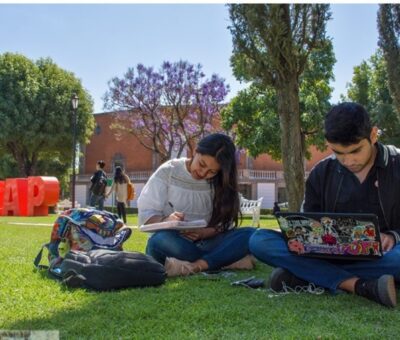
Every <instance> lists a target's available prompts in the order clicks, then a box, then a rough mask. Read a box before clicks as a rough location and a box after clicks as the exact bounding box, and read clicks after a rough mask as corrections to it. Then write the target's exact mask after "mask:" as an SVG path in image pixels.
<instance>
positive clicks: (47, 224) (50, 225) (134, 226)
mask: <svg viewBox="0 0 400 340" xmlns="http://www.w3.org/2000/svg"><path fill="white" fill-rule="evenodd" d="M1 223H4V224H13V225H32V226H45V227H52V226H53V223H32V222H1ZM127 227H128V228H131V229H138V226H137V225H127Z"/></svg>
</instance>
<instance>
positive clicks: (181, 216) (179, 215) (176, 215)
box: [168, 201, 185, 221]
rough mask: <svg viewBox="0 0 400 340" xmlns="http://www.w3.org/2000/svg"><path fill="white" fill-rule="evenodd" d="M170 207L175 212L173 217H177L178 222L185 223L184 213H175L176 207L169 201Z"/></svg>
mask: <svg viewBox="0 0 400 340" xmlns="http://www.w3.org/2000/svg"><path fill="white" fill-rule="evenodd" d="M168 205H169V206H170V207H171V208H172V210H174V212H173V213H172V215H175V217H177V218H178V220H180V221H183V220H184V217H185V214H184V213H182V212H178V211H175V208H174V205H173V204H172V203H171V202H170V201H168Z"/></svg>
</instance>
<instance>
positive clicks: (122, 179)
mask: <svg viewBox="0 0 400 340" xmlns="http://www.w3.org/2000/svg"><path fill="white" fill-rule="evenodd" d="M114 181H115V182H116V183H119V184H122V183H127V180H126V175H125V173H124V171H123V170H122V168H121V167H120V166H116V167H115V174H114Z"/></svg>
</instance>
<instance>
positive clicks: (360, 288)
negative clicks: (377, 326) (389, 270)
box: [354, 275, 397, 307]
mask: <svg viewBox="0 0 400 340" xmlns="http://www.w3.org/2000/svg"><path fill="white" fill-rule="evenodd" d="M354 290H355V293H356V294H357V295H360V296H363V297H365V298H367V299H369V300H372V301H375V302H378V303H380V304H381V305H384V306H386V307H396V303H397V298H396V287H395V283H394V277H393V276H392V275H382V276H381V277H380V278H379V279H373V280H365V279H358V281H357V282H356V285H355V289H354Z"/></svg>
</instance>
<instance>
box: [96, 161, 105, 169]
mask: <svg viewBox="0 0 400 340" xmlns="http://www.w3.org/2000/svg"><path fill="white" fill-rule="evenodd" d="M97 164H98V166H99V167H100V168H101V169H103V168H104V167H105V165H106V163H104V161H98V162H97Z"/></svg>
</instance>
